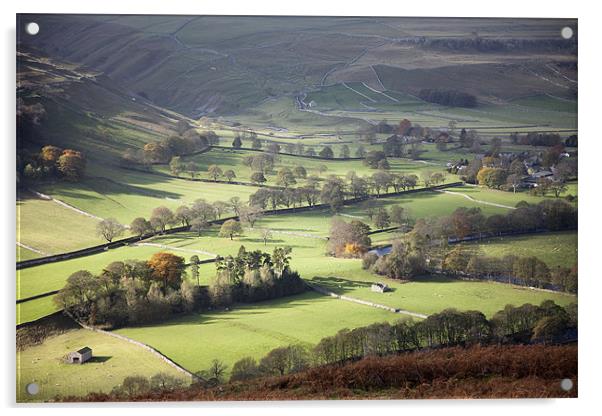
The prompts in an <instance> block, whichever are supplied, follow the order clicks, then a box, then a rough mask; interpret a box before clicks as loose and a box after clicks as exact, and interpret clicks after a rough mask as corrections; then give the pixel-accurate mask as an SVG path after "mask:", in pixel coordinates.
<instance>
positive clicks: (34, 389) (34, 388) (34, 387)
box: [25, 383, 40, 396]
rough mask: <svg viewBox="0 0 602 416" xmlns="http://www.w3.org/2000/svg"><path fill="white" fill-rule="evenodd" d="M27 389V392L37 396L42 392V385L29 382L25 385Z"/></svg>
mask: <svg viewBox="0 0 602 416" xmlns="http://www.w3.org/2000/svg"><path fill="white" fill-rule="evenodd" d="M25 390H26V391H27V394H29V395H31V396H35V395H36V394H38V393H39V392H40V386H39V385H38V383H29V384H28V385H27V386H25Z"/></svg>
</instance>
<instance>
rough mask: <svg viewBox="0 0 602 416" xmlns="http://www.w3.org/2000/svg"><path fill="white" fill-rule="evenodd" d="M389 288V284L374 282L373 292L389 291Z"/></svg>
mask: <svg viewBox="0 0 602 416" xmlns="http://www.w3.org/2000/svg"><path fill="white" fill-rule="evenodd" d="M389 290H390V289H389V286H387V285H386V284H384V283H380V282H378V283H373V284H372V291H373V292H379V293H385V292H388V291H389Z"/></svg>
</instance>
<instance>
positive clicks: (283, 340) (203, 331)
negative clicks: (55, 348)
mask: <svg viewBox="0 0 602 416" xmlns="http://www.w3.org/2000/svg"><path fill="white" fill-rule="evenodd" d="M401 318H403V316H402V315H399V314H394V313H391V312H387V311H385V310H382V309H377V308H372V307H368V306H364V305H358V304H356V303H351V302H345V301H341V300H338V299H335V298H332V297H329V296H322V295H319V294H316V293H315V292H307V293H305V294H302V295H298V296H293V297H285V298H281V299H277V300H272V301H268V302H260V303H256V304H252V305H239V306H237V307H235V308H233V309H232V310H230V311H223V312H205V313H202V314H192V315H187V316H185V317H182V318H178V319H174V320H171V321H167V322H164V323H161V324H158V325H154V326H149V327H132V328H124V329H119V330H117V331H116V332H117V333H119V334H123V335H126V336H128V337H130V338H133V339H136V340H138V341H141V342H144V343H145V344H148V345H151V346H153V347H154V348H156V349H158V350H160V351H161V352H163V353H164V354H166V355H167V356H168V357H170V358H172V359H173V360H175V361H176V362H177V363H179V364H181V365H182V366H183V367H184V368H186V369H188V370H189V371H193V372H195V371H199V370H204V369H206V368H207V367H208V366H209V363H210V362H211V360H213V359H214V358H217V359H219V360H222V361H223V362H225V363H226V364H228V366H229V369H228V370H230V369H231V368H232V364H234V363H235V362H236V361H237V360H239V359H240V358H242V357H245V356H252V357H255V358H260V357H261V356H263V355H264V354H266V353H267V352H268V351H270V350H271V349H273V348H276V347H279V346H286V345H290V344H304V345H308V346H309V345H313V344H316V343H317V342H318V341H319V340H320V339H321V338H323V337H325V336H328V335H333V334H334V333H336V332H337V331H338V330H340V329H343V328H350V329H351V328H356V327H359V326H364V325H369V324H371V323H373V322H382V321H395V320H398V319H401Z"/></svg>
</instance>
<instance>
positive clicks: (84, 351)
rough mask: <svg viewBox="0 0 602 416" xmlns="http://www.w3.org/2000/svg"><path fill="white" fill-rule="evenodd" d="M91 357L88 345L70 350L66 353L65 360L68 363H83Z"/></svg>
mask: <svg viewBox="0 0 602 416" xmlns="http://www.w3.org/2000/svg"><path fill="white" fill-rule="evenodd" d="M90 358H92V349H91V348H90V347H83V348H80V349H79V350H77V351H73V352H70V353H69V355H67V362H68V363H69V364H83V363H85V362H86V361H88V360H89V359H90Z"/></svg>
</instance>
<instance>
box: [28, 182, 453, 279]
mask: <svg viewBox="0 0 602 416" xmlns="http://www.w3.org/2000/svg"><path fill="white" fill-rule="evenodd" d="M462 184H463V182H452V183H448V184H443V185H437V186H431V187H428V188H418V189H410V190H406V191H400V192H390V193H386V194H380V195H368V196H365V197H359V198H351V199H346V200H344V201H343V205H353V204H357V203H359V202H363V201H366V200H368V199H381V198H389V197H394V196H402V195H408V194H414V193H419V192H430V191H436V190H438V189H444V188H451V187H456V186H461V185H462ZM329 207H330V205H328V204H316V205H312V206H302V207H294V208H281V209H271V210H265V211H263V214H264V215H284V214H289V213H296V212H306V211H317V210H321V209H326V208H329ZM237 218H238V216H230V217H225V218H220V219H217V220H213V221H209V224H211V225H220V224H223V223H224V222H225V221H227V220H230V219H237ZM189 230H190V226H180V227H175V228H170V229H168V230H165V232H163V233H162V234H163V235H165V234H175V233H179V232H182V231H189ZM156 235H157V234H155V233H149V234H145V235H142V236H134V237H126V238H122V239H120V240H116V241H113V242H111V243H105V244H100V245H97V246H92V247H87V248H83V249H80V250H75V251H70V252H67V253H61V254H54V255H52V256H46V257H39V258H36V259H31V260H23V261H20V262H17V270H21V269H26V268H29V267H35V266H39V265H43V264H49V263H55V262H59V261H65V260H71V259H74V258H78V257H85V256H90V255H93V254H97V253H100V252H103V251H106V250H110V249H114V248H119V247H123V246H126V245H129V244H131V243H137V242H140V241H143V240H147V239H149V238H152V237H155V236H156Z"/></svg>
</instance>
